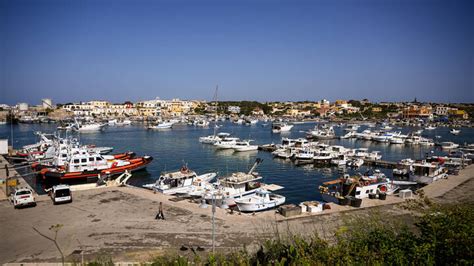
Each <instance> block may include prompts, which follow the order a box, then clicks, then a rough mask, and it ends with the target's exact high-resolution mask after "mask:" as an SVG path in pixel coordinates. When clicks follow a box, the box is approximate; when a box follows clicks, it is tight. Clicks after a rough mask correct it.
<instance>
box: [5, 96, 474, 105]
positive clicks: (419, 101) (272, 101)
mask: <svg viewBox="0 0 474 266" xmlns="http://www.w3.org/2000/svg"><path fill="white" fill-rule="evenodd" d="M43 99H50V100H53V99H51V98H43ZM43 99H42V100H43ZM174 99H178V100H181V101H205V102H214V100H207V99H181V98H171V99H162V98H160V97H156V98H153V99H148V100H137V101H131V100H125V101H111V100H106V99H93V100H86V101H64V102H63V101H60V102H57V103H54V102H53V105H58V104H61V105H65V104H68V103H74V104H76V103H87V102H93V101H105V102H109V103H111V104H124V103H127V102H131V103H138V102H145V101H153V100H163V101H172V100H174ZM42 100H41V101H38V102H37V104H34V103H30V102H27V101H22V102H21V101H20V102H17V103H14V104H12V103H10V104H8V103H1V102H0V105H8V106H15V105H18V104H21V103H26V104H28V105H41V104H42V103H43V101H42ZM323 100H327V101H329V102H330V103H333V102H336V101H347V102H349V101H359V102H361V101H364V100H367V101H368V102H369V103H414V102H415V100H416V103H422V104H426V103H428V104H432V103H435V104H474V102H449V101H448V102H442V101H423V100H418V99H417V98H414V99H412V100H405V101H390V100H389V101H385V100H384V101H372V100H370V99H367V98H363V99H341V98H340V99H337V100H328V99H325V98H322V99H320V100H286V101H283V100H270V101H269V100H266V101H259V100H247V99H245V100H235V99H232V100H217V102H258V103H277V102H280V103H282V102H290V103H301V102H321V101H323Z"/></svg>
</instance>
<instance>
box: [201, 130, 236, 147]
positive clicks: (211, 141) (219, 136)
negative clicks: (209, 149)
mask: <svg viewBox="0 0 474 266" xmlns="http://www.w3.org/2000/svg"><path fill="white" fill-rule="evenodd" d="M229 136H230V133H225V132H221V133H218V134H217V135H216V134H214V135H210V136H206V137H199V142H201V143H204V144H214V143H216V142H217V141H219V140H222V139H224V138H227V137H229Z"/></svg>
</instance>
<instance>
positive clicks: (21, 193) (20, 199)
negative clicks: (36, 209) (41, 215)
mask: <svg viewBox="0 0 474 266" xmlns="http://www.w3.org/2000/svg"><path fill="white" fill-rule="evenodd" d="M11 200H12V202H13V207H15V209H16V208H18V207H23V206H36V201H35V197H34V195H33V191H31V190H30V189H29V188H18V189H16V190H15V192H13V195H12V199H11Z"/></svg>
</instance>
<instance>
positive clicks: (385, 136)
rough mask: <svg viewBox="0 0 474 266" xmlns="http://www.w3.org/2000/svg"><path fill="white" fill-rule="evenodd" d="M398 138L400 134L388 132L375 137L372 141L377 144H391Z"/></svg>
mask: <svg viewBox="0 0 474 266" xmlns="http://www.w3.org/2000/svg"><path fill="white" fill-rule="evenodd" d="M396 136H400V132H386V133H383V134H381V135H379V136H375V137H373V138H372V140H375V141H377V142H390V141H391V140H392V139H393V138H394V137H396Z"/></svg>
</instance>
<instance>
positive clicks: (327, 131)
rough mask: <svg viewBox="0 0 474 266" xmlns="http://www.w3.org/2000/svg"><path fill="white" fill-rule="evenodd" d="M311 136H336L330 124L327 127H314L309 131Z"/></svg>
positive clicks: (331, 137) (318, 137) (328, 137)
mask: <svg viewBox="0 0 474 266" xmlns="http://www.w3.org/2000/svg"><path fill="white" fill-rule="evenodd" d="M310 134H311V137H313V138H316V139H333V138H335V137H336V134H335V133H334V128H333V127H332V126H331V127H329V128H316V129H314V130H312V131H311V132H310Z"/></svg>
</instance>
